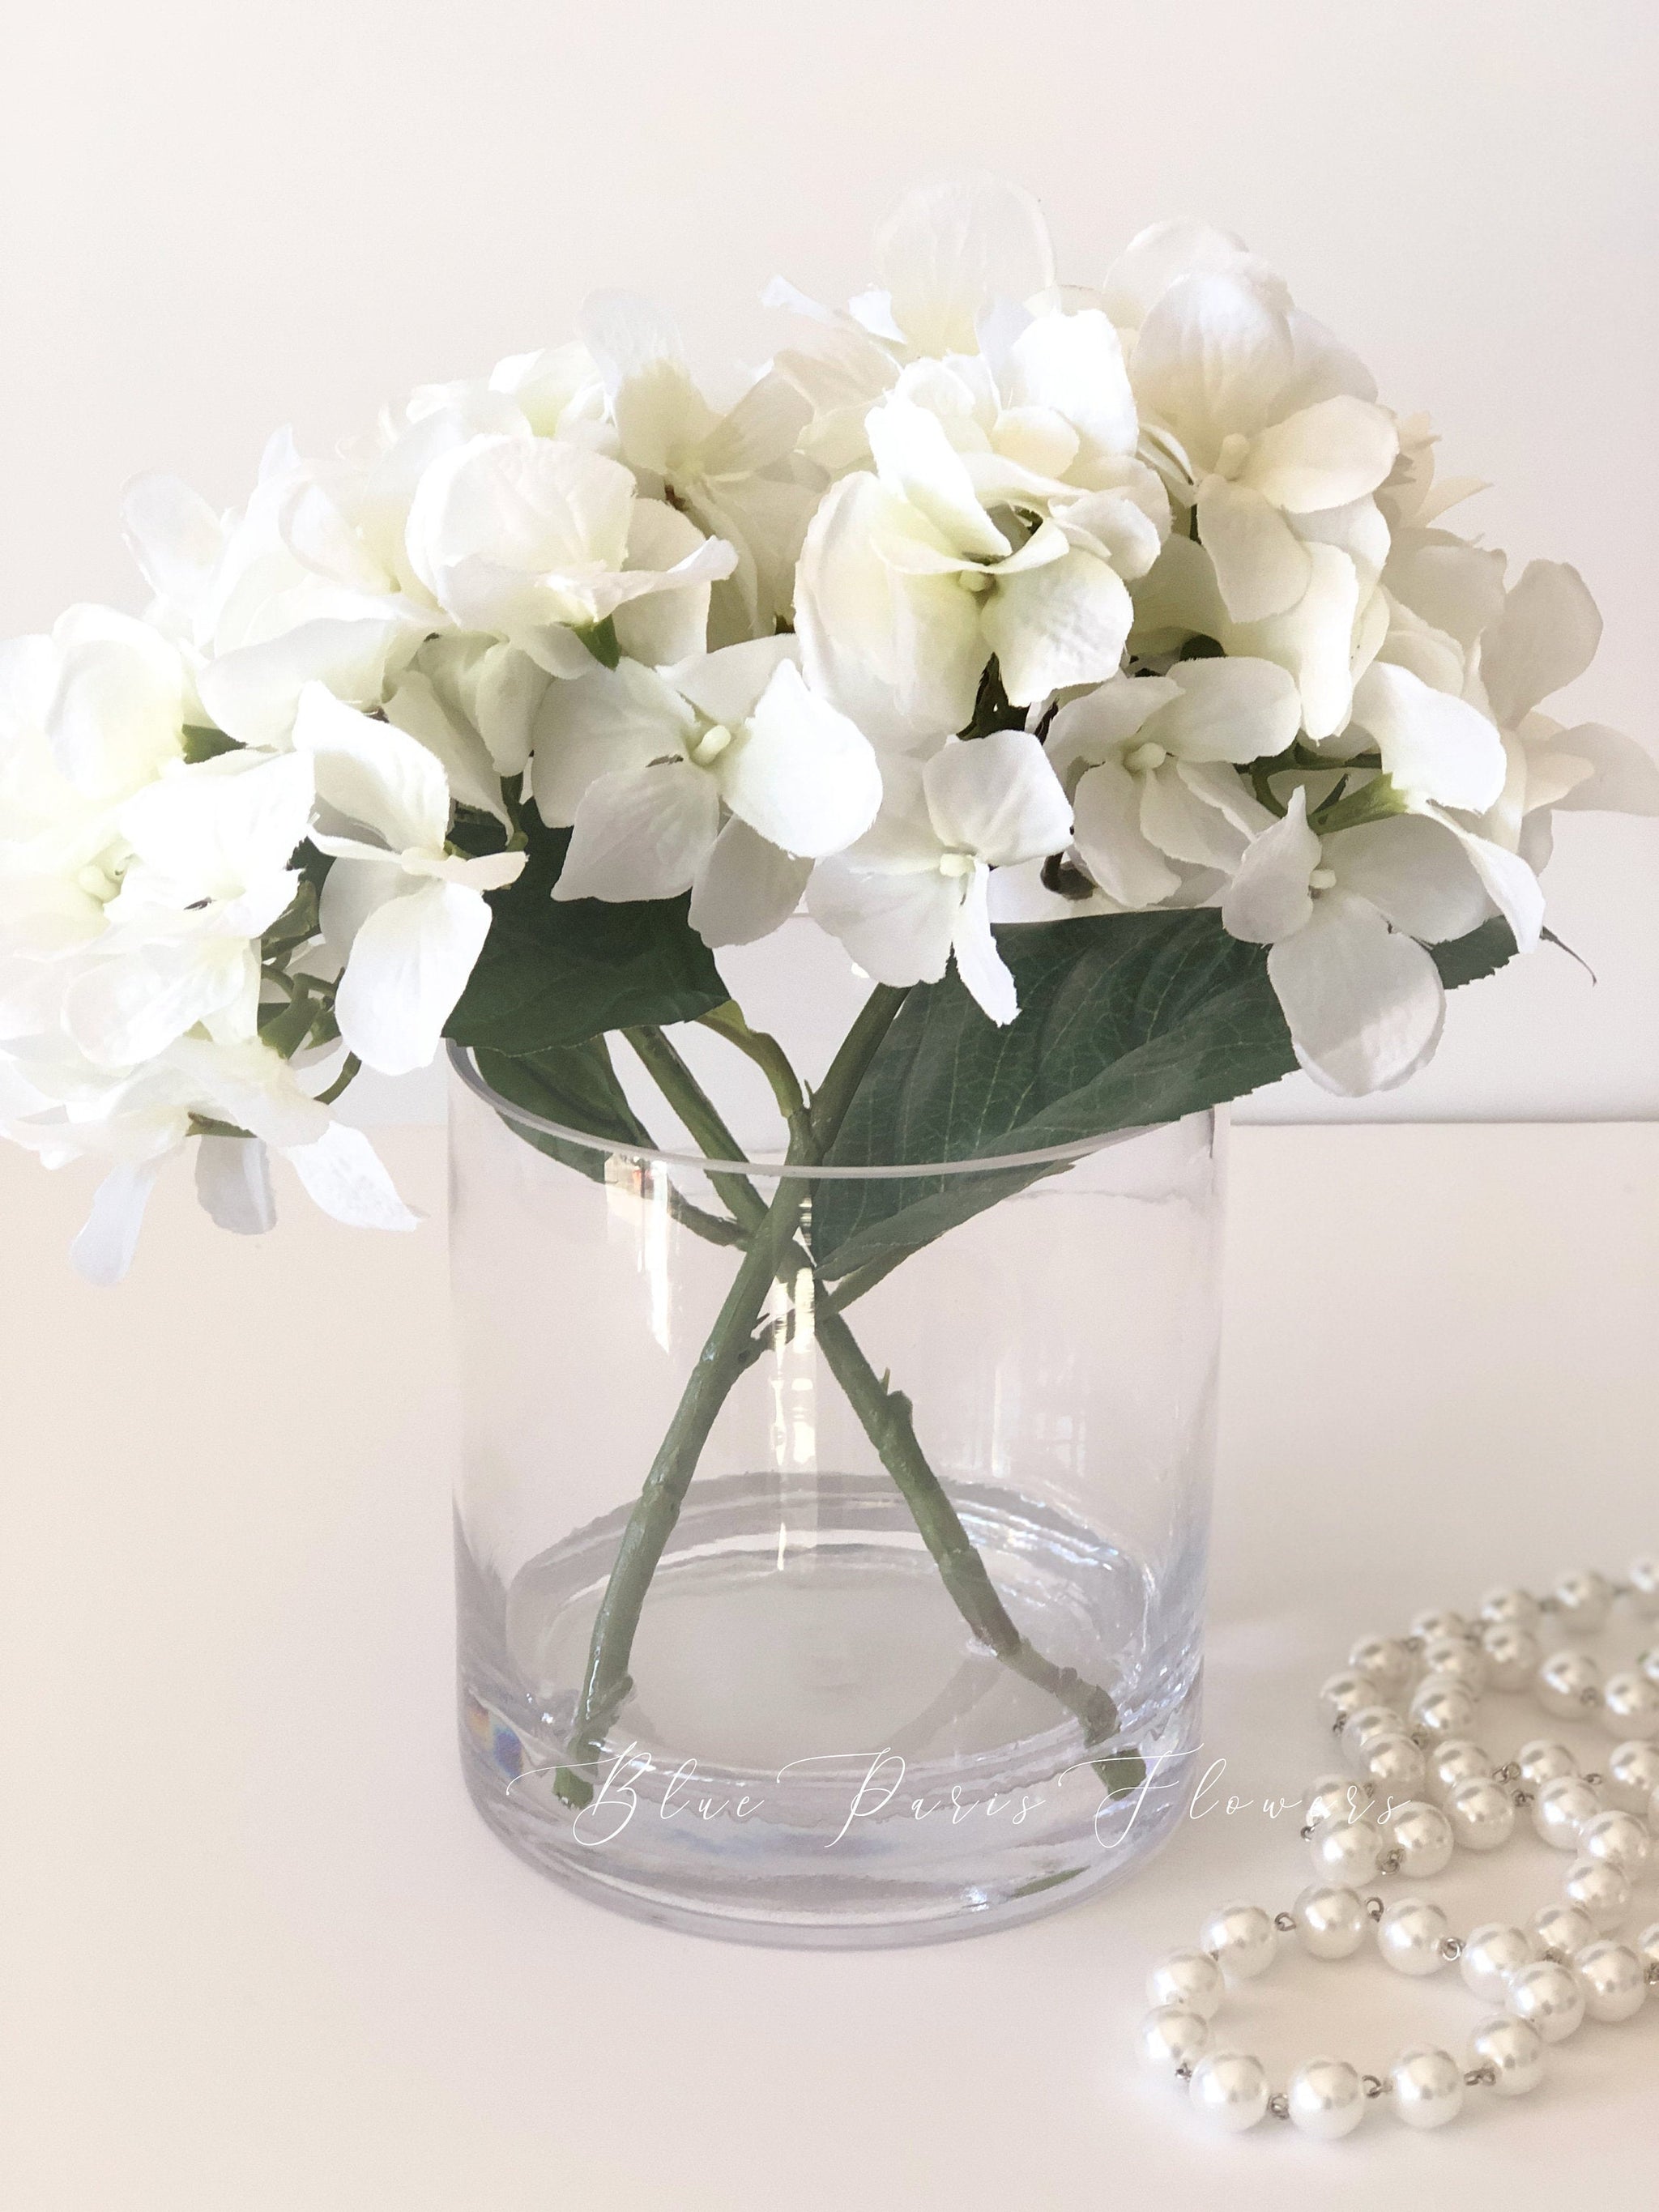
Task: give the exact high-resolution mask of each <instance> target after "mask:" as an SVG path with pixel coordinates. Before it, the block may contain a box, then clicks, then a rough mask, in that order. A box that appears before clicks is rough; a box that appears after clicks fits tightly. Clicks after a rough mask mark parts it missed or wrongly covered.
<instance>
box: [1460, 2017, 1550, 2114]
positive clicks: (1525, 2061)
mask: <svg viewBox="0 0 1659 2212" xmlns="http://www.w3.org/2000/svg"><path fill="white" fill-rule="evenodd" d="M1469 2063H1470V2065H1471V2066H1490V2067H1491V2068H1492V2071H1493V2073H1495V2074H1496V2075H1497V2076H1498V2079H1497V2080H1496V2081H1494V2082H1493V2083H1492V2087H1493V2088H1494V2089H1495V2090H1496V2091H1497V2092H1498V2095H1499V2096H1500V2097H1524V2096H1525V2095H1526V2093H1527V2092H1528V2090H1529V2089H1535V2088H1536V2087H1538V2085H1539V2083H1540V2082H1541V2081H1542V2080H1543V2078H1544V2039H1543V2037H1542V2036H1541V2035H1540V2033H1538V2030H1537V2029H1536V2028H1535V2027H1528V2024H1527V2022H1526V2021H1524V2020H1507V2019H1504V2018H1502V2017H1501V2016H1500V2017H1499V2018H1498V2019H1497V2020H1488V2021H1482V2023H1481V2025H1480V2027H1477V2028H1476V2030H1475V2031H1474V2034H1473V2035H1472V2036H1471V2037H1470V2038H1469Z"/></svg>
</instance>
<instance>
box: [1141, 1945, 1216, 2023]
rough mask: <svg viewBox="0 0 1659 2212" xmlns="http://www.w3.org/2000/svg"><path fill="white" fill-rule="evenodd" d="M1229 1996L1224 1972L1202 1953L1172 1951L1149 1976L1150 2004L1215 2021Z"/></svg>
mask: <svg viewBox="0 0 1659 2212" xmlns="http://www.w3.org/2000/svg"><path fill="white" fill-rule="evenodd" d="M1226 1994H1227V1984H1226V1983H1225V1981H1224V1980H1223V1979H1222V1974H1221V1969H1220V1967H1219V1966H1217V1964H1216V1962H1215V1960H1213V1959H1211V1958H1207V1957H1206V1955H1205V1954H1204V1953H1203V1952H1202V1951H1171V1952H1170V1955H1169V1957H1168V1958H1167V1959H1161V1960H1159V1961H1158V1965H1157V1966H1154V1967H1153V1968H1152V1972H1151V1973H1150V1974H1148V1975H1147V1977H1146V1996H1147V2000H1148V2002H1150V2003H1152V2004H1154V2005H1157V2006H1160V2007H1163V2006H1168V2007H1171V2008H1174V2009H1175V2010H1176V2011H1179V2012H1195V2013H1197V2014H1198V2015H1199V2016H1200V2019H1202V2020H1213V2019H1214V2018H1215V2016H1216V2014H1217V2013H1218V2011H1219V2009H1220V2007H1221V2000H1222V1998H1223V1997H1224V1996H1225V1995H1226Z"/></svg>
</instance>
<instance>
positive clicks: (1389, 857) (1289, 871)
mask: <svg viewBox="0 0 1659 2212" xmlns="http://www.w3.org/2000/svg"><path fill="white" fill-rule="evenodd" d="M1467 855H1468V848H1467V845H1463V844H1460V841H1459V840H1458V839H1457V838H1456V837H1455V836H1454V835H1453V834H1452V832H1451V831H1450V830H1449V829H1446V828H1444V827H1443V826H1442V825H1440V824H1438V823H1434V822H1431V821H1427V820H1425V819H1422V818H1421V817H1416V816H1412V815H1401V816H1398V817H1395V819H1394V820H1392V821H1387V822H1376V823H1370V824H1367V825H1365V826H1363V827H1359V828H1356V829H1346V830H1342V831H1339V832H1338V833H1337V834H1336V835H1334V836H1330V837H1327V838H1324V839H1322V838H1321V837H1320V836H1318V835H1317V834H1316V831H1315V830H1314V829H1311V828H1310V825H1309V822H1308V811H1307V793H1306V792H1305V790H1304V789H1302V788H1300V787H1298V788H1297V791H1296V792H1295V793H1294V794H1293V795H1292V798H1291V804H1290V807H1289V809H1288V811H1286V813H1285V817H1284V819H1283V820H1282V821H1279V822H1276V823H1274V824H1273V827H1272V828H1271V829H1267V830H1264V831H1263V833H1262V834H1261V836H1259V837H1258V838H1256V839H1255V842H1253V843H1252V845H1251V846H1250V848H1249V851H1248V852H1247V853H1246V854H1245V855H1244V858H1243V861H1242V862H1241V864H1240V866H1239V869H1238V872H1237V875H1236V876H1235V877H1234V878H1233V880H1232V883H1231V884H1230V885H1229V887H1228V889H1227V891H1226V893H1225V896H1224V897H1223V900H1222V902H1221V918H1222V921H1223V923H1224V924H1225V927H1226V928H1227V929H1228V930H1229V931H1230V932H1231V934H1232V935H1233V936H1235V937H1237V938H1242V939H1244V940H1245V941H1246V942H1247V943H1249V944H1253V945H1267V946H1268V947H1269V948H1270V949H1269V951H1268V954H1267V975H1268V978H1269V980H1270V981H1271V982H1272V984H1273V990H1274V992H1275V994H1277V996H1278V999H1279V1006H1280V1007H1281V1008H1282V1009H1283V1011H1284V1014H1285V1021H1286V1023H1287V1024H1288V1025H1289V1028H1290V1032H1291V1043H1292V1044H1293V1045H1294V1047H1295V1048H1296V1056H1297V1060H1299V1061H1300V1063H1301V1065H1302V1066H1304V1068H1305V1069H1306V1070H1307V1072H1308V1073H1309V1074H1310V1075H1311V1076H1312V1077H1313V1079H1314V1080H1315V1081H1316V1083H1318V1084H1320V1085H1322V1086H1323V1088H1324V1089H1326V1090H1328V1091H1338V1092H1341V1093H1344V1094H1346V1095H1347V1096H1350V1097H1352V1096H1357V1095H1358V1094H1360V1093H1362V1092H1364V1091H1389V1090H1392V1089H1394V1088H1395V1085H1398V1084H1401V1083H1403V1082H1404V1081H1405V1080H1406V1079H1407V1077H1408V1076H1410V1075H1412V1074H1414V1073H1416V1071H1417V1069H1418V1068H1419V1067H1420V1066H1422V1065H1423V1063H1424V1062H1425V1060H1427V1059H1428V1058H1429V1057H1430V1055H1431V1054H1432V1052H1433V1051H1434V1048H1435V1047H1436V1045H1437V1043H1438V1042H1439V1040H1440V1030H1441V1025H1442V1024H1443V1020H1444V1018H1445V991H1444V988H1443V986H1442V983H1441V981H1440V973H1439V970H1438V969H1437V968H1436V966H1435V964H1434V961H1433V959H1432V957H1431V955H1430V954H1429V953H1428V952H1426V951H1425V950H1424V945H1425V944H1431V945H1432V944H1438V943H1440V942H1442V941H1443V940H1444V939H1450V938H1455V937H1462V936H1464V935H1465V934H1467V933H1468V931H1469V930H1471V929H1474V928H1475V927H1478V926H1479V924H1480V922H1481V921H1483V920H1484V919H1485V917H1486V914H1487V913H1488V912H1489V911H1490V908H1489V907H1488V905H1487V902H1486V896H1485V892H1484V890H1483V887H1482V884H1481V882H1480V878H1479V876H1478V875H1477V873H1476V872H1475V871H1474V868H1473V867H1472V866H1470V865H1469V860H1468V857H1467ZM1419 940H1420V941H1419Z"/></svg>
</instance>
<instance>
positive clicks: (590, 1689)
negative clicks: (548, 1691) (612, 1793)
mask: <svg viewBox="0 0 1659 2212" xmlns="http://www.w3.org/2000/svg"><path fill="white" fill-rule="evenodd" d="M803 1196H804V1192H803V1189H802V1187H801V1185H800V1184H799V1182H798V1181H797V1180H796V1179H795V1178H794V1177H793V1176H786V1177H783V1178H782V1179H781V1180H780V1182H779V1184H778V1189H777V1195H776V1196H775V1198H774V1199H773V1200H772V1203H771V1205H770V1206H769V1208H768V1209H767V1214H766V1219H765V1222H764V1224H763V1226H762V1227H761V1228H760V1229H759V1230H758V1231H757V1232H756V1234H755V1236H754V1237H752V1238H751V1239H750V1245H749V1249H748V1251H747V1252H746V1253H745V1254H744V1259H743V1263H742V1265H741V1266H740V1267H738V1272H737V1273H736V1274H735V1275H734V1276H733V1277H732V1286H731V1288H730V1289H729V1290H728V1291H727V1292H726V1297H725V1300H724V1302H723V1303H722V1304H721V1306H720V1312H719V1314H718V1315H717V1316H715V1320H714V1327H713V1328H712V1329H710V1331H709V1333H708V1340H707V1342H706V1343H705V1344H704V1346H703V1348H702V1352H701V1353H700V1354H699V1356H698V1358H697V1364H696V1366H695V1367H694V1368H693V1369H692V1370H691V1375H690V1380H689V1381H688V1382H687V1383H686V1386H685V1389H684V1392H683V1393H682V1394H681V1397H680V1402H679V1404H678V1406H677V1407H675V1409H674V1418H673V1419H672V1420H671V1422H670V1423H669V1425H668V1429H667V1432H666V1434H665V1436H664V1437H663V1440H662V1442H661V1443H660V1444H659V1445H658V1447H657V1454H656V1457H655V1458H654V1459H653V1461H652V1462H651V1471H650V1473H649V1474H647V1477H646V1479H645V1486H644V1488H643V1489H642V1490H641V1492H640V1495H639V1497H638V1498H637V1499H636V1500H635V1505H634V1510H633V1511H632V1512H631V1513H630V1514H629V1516H628V1526H627V1527H626V1528H624V1529H623V1536H622V1541H621V1543H620V1544H619V1545H618V1546H617V1556H616V1559H614V1560H613V1561H612V1563H611V1575H610V1579H609V1580H608V1582H607V1583H606V1584H605V1595H604V1596H603V1597H602V1598H601V1599H600V1601H599V1612H598V1613H597V1614H596V1615H595V1616H594V1620H593V1632H592V1640H591V1642H590V1644H589V1647H588V1656H587V1671H586V1675H585V1676H584V1678H583V1681H582V1687H581V1694H580V1698H579V1699H578V1701H577V1706H576V1712H575V1717H574V1722H573V1724H572V1729H571V1735H570V1740H569V1742H568V1745H567V1747H566V1749H565V1754H564V1761H563V1764H562V1765H561V1766H560V1767H559V1768H558V1770H557V1771H556V1774H555V1776H554V1778H553V1786H554V1788H555V1790H556V1791H557V1792H558V1795H559V1796H561V1797H562V1799H563V1800H564V1802H565V1803H566V1804H567V1805H570V1806H573V1807H580V1806H583V1805H586V1804H587V1803H589V1802H591V1800H592V1795H593V1788H592V1783H591V1782H589V1781H588V1780H587V1778H586V1776H585V1775H584V1774H583V1773H582V1772H581V1771H580V1770H581V1769H582V1768H583V1767H585V1766H587V1765H594V1764H596V1763H597V1761H598V1759H599V1753H600V1748H601V1747H602V1745H603V1744H604V1741H605V1731H606V1730H607V1729H609V1727H610V1725H611V1722H612V1721H613V1720H614V1719H615V1718H616V1716H617V1712H618V1711H620V1710H621V1707H622V1705H623V1700H624V1699H626V1697H627V1696H628V1693H629V1690H630V1689H631V1688H632V1686H633V1681H632V1678H631V1677H630V1675H629V1671H628V1666H629V1658H630V1656H631V1655H632V1652H633V1649H634V1633H635V1629H636V1628H637V1627H638V1626H639V1620H640V1611H641V1607H642V1606H643V1605H644V1603H645V1594H646V1592H647V1589H649V1588H650V1587H651V1579H652V1577H653V1575H654V1574H655V1573H656V1571H657V1565H658V1562H659V1560H660V1559H661V1558H662V1554H663V1547H665V1544H666V1543H667V1541H668V1539H669V1537H670V1536H671V1534H672V1533H673V1528H674V1523H675V1522H677V1521H678V1518H679V1513H680V1507H681V1505H682V1504H684V1498H685V1493H686V1491H687V1489H688V1488H689V1486H690V1481H691V1476H692V1473H693V1471H694V1470H695V1468H696V1464H697V1462H698V1460H699V1458H700V1457H701V1456H702V1449H703V1446H704V1445H705V1444H706V1443H708V1432H709V1431H710V1430H711V1429H712V1428H713V1427H714V1419H715V1416H716V1415H717V1414H718V1413H719V1412H720V1407H722V1406H723V1405H724V1404H725V1402H726V1398H727V1397H728V1395H730V1393H731V1390H732V1385H733V1384H734V1383H736V1382H737V1380H738V1376H741V1375H742V1374H743V1372H744V1370H745V1369H746V1368H747V1367H748V1366H749V1365H750V1364H751V1362H752V1360H753V1358H754V1349H753V1347H752V1346H751V1345H750V1332H751V1331H752V1330H753V1328H754V1326H755V1324H756V1322H757V1320H758V1319H759V1317H760V1313H761V1310H762V1308H763V1305H764V1304H765V1302H766V1298H767V1296H768V1293H769V1291H770V1290H771V1287H772V1284H773V1280H774V1279H775V1276H776V1273H777V1270H778V1266H779V1263H780V1261H781V1260H782V1258H783V1255H784V1253H785V1251H786V1250H787V1248H788V1246H789V1244H790V1243H791V1241H792V1240H793V1237H794V1234H795V1230H796V1226H797V1225H798V1223H799V1218H800V1208H801V1201H802V1198H803Z"/></svg>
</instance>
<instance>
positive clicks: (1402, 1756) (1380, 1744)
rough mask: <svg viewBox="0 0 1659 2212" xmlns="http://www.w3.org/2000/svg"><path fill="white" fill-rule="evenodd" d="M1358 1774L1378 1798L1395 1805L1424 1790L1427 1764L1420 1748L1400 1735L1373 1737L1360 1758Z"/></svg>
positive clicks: (1427, 1771)
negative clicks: (1371, 1786) (1374, 1791)
mask: <svg viewBox="0 0 1659 2212" xmlns="http://www.w3.org/2000/svg"><path fill="white" fill-rule="evenodd" d="M1360 1771H1361V1772H1362V1773H1363V1775H1364V1778H1365V1780H1366V1781H1367V1782H1369V1783H1370V1784H1372V1785H1373V1787H1374V1789H1375V1790H1376V1793H1377V1795H1378V1796H1380V1797H1382V1798H1383V1799H1384V1800H1385V1801H1389V1800H1392V1801H1394V1802H1399V1801H1400V1800H1401V1799H1402V1798H1406V1797H1411V1796H1415V1795H1416V1793H1417V1792H1418V1791H1419V1790H1421V1789H1422V1788H1423V1787H1424V1786H1425V1784H1426V1783H1427V1781H1428V1778H1429V1762H1428V1760H1427V1759H1426V1757H1425V1755H1424V1751H1423V1747H1422V1746H1421V1744H1418V1743H1413V1741H1412V1740H1411V1738H1410V1736H1408V1735H1405V1734H1404V1733H1403V1732H1401V1733H1398V1734H1395V1735H1374V1736H1373V1737H1372V1738H1371V1740H1370V1742H1369V1743H1368V1744H1367V1745H1366V1747H1365V1749H1364V1753H1363V1754H1362V1765H1361V1769H1360Z"/></svg>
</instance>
